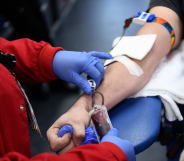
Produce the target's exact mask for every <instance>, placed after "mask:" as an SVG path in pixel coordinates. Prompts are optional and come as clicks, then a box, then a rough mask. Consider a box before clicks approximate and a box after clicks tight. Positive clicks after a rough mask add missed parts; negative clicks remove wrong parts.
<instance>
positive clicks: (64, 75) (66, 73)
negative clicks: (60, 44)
mask: <svg viewBox="0 0 184 161" xmlns="http://www.w3.org/2000/svg"><path fill="white" fill-rule="evenodd" d="M99 58H101V59H112V56H111V55H110V54H109V53H102V52H95V51H94V52H89V53H87V52H75V51H58V52H57V53H56V54H55V56H54V59H53V72H54V74H55V75H57V76H58V77H59V78H60V79H62V80H64V81H67V82H69V83H73V84H76V85H77V86H79V87H80V88H81V89H82V90H83V91H84V92H85V93H86V94H91V92H92V91H91V86H90V84H89V83H88V81H87V80H86V79H85V78H83V77H82V76H81V75H80V74H82V73H83V72H84V73H86V74H88V75H89V76H90V77H91V78H92V79H93V80H94V81H95V82H96V87H98V85H99V84H100V81H101V80H102V78H103V76H104V65H103V62H102V61H101V60H100V59H99Z"/></svg>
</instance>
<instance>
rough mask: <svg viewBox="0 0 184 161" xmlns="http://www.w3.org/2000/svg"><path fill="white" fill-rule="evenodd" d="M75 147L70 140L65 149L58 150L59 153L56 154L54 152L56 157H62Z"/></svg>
mask: <svg viewBox="0 0 184 161" xmlns="http://www.w3.org/2000/svg"><path fill="white" fill-rule="evenodd" d="M75 147H76V146H75V144H74V141H73V140H71V141H70V143H69V144H68V145H67V146H66V147H65V148H63V149H62V150H60V151H58V152H56V153H57V154H58V155H62V154H64V153H66V152H67V151H69V150H71V149H73V148H75Z"/></svg>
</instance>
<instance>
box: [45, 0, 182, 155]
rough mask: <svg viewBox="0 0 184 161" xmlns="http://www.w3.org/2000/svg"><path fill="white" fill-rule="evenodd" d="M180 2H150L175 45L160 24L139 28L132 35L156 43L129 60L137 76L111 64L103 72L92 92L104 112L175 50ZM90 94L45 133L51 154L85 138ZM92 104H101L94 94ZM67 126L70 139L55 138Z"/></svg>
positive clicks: (143, 81)
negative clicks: (166, 24)
mask: <svg viewBox="0 0 184 161" xmlns="http://www.w3.org/2000/svg"><path fill="white" fill-rule="evenodd" d="M183 5H184V1H183V0H180V1H175V0H151V1H150V5H149V8H148V11H149V13H153V14H155V16H156V17H161V18H163V19H165V20H166V21H167V22H169V23H170V25H171V26H172V27H173V29H174V31H175V44H174V46H173V47H172V48H171V36H170V34H169V32H168V30H167V29H166V28H165V27H163V26H162V25H160V24H158V23H155V22H151V23H146V24H145V25H143V26H142V27H141V29H140V30H139V31H138V32H137V34H136V35H147V34H157V38H156V41H155V43H154V45H153V47H152V49H151V50H150V51H149V53H148V54H147V55H146V56H145V57H144V58H143V59H142V60H135V59H132V60H133V61H134V62H135V63H137V64H138V65H139V66H140V67H141V68H142V69H143V71H144V74H143V75H141V76H140V77H137V76H134V75H131V74H130V73H129V71H128V69H127V68H126V66H124V65H123V64H122V63H120V62H115V63H113V64H111V65H109V66H108V67H107V68H106V70H105V75H104V78H103V80H102V81H101V83H100V85H99V87H98V88H97V89H96V90H98V91H99V92H101V93H103V95H104V100H105V102H104V105H105V106H106V107H107V110H110V109H111V108H113V107H114V106H115V105H116V104H118V103H119V102H121V101H122V100H124V99H125V98H127V97H129V96H131V95H133V94H135V93H136V92H138V91H139V90H140V89H141V88H142V87H144V86H145V85H146V83H147V82H148V80H149V78H150V76H151V74H152V73H153V71H154V70H155V68H156V67H157V65H158V63H159V62H160V60H161V59H162V58H163V57H164V56H165V55H167V54H168V53H169V52H170V51H171V50H172V49H174V48H176V47H177V46H178V45H179V44H180V42H181V40H182V36H183V24H184V9H183V8H182V6H183ZM91 102H92V97H91V95H86V94H83V95H82V96H81V97H80V98H79V99H78V100H77V101H76V102H75V104H74V105H73V106H72V107H71V108H70V109H69V110H68V111H67V112H66V113H65V114H64V115H62V116H61V117H60V118H58V120H56V122H55V123H54V124H53V125H52V126H51V127H50V128H49V130H48V131H47V137H48V140H49V142H50V147H51V150H52V151H55V152H56V151H57V153H60V154H63V153H65V152H67V151H68V150H70V149H72V148H74V147H76V146H79V145H80V144H81V142H82V141H83V139H84V137H85V127H87V126H88V125H89V122H90V115H89V112H90V111H91V110H92V105H91ZM95 103H96V104H101V96H100V95H96V97H95ZM66 124H69V125H71V126H72V127H73V130H74V132H73V139H71V138H69V139H66V138H68V136H67V134H65V135H64V136H63V138H58V136H57V135H56V133H57V131H59V129H60V128H61V127H63V126H64V125H66Z"/></svg>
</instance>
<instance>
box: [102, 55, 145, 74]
mask: <svg viewBox="0 0 184 161" xmlns="http://www.w3.org/2000/svg"><path fill="white" fill-rule="evenodd" d="M116 61H118V62H121V63H122V64H124V65H125V66H126V68H127V69H128V71H129V72H130V74H131V75H135V76H138V77H139V76H141V75H142V74H143V73H144V72H143V70H142V68H141V67H140V66H139V65H138V64H137V63H135V62H134V61H133V60H131V59H130V58H128V57H126V56H117V57H115V58H113V59H111V60H106V61H105V64H104V65H108V64H110V63H112V62H116Z"/></svg>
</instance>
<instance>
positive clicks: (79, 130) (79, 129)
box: [73, 120, 85, 146]
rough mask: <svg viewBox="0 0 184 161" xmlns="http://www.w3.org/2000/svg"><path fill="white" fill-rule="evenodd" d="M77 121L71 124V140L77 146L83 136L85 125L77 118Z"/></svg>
mask: <svg viewBox="0 0 184 161" xmlns="http://www.w3.org/2000/svg"><path fill="white" fill-rule="evenodd" d="M77 122H78V123H77V124H75V125H74V126H73V141H74V143H75V145H76V146H79V145H80V144H81V143H82V142H83V140H84V137H85V126H84V124H83V123H82V122H81V121H80V120H79V121H77Z"/></svg>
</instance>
